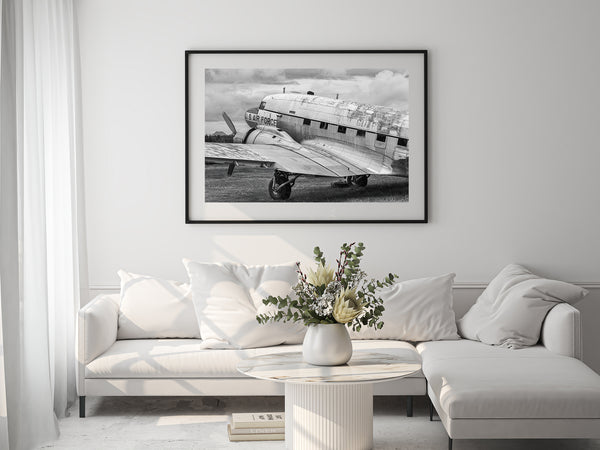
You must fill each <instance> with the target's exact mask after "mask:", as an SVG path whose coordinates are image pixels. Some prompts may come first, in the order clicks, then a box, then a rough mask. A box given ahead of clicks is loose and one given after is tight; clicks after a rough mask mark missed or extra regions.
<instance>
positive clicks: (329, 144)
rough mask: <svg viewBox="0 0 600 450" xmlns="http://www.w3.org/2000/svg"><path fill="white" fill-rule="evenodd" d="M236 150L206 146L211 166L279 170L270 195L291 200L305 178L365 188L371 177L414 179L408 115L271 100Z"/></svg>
mask: <svg viewBox="0 0 600 450" xmlns="http://www.w3.org/2000/svg"><path fill="white" fill-rule="evenodd" d="M223 118H224V119H225V122H226V123H227V126H228V127H229V128H230V129H231V132H232V133H233V135H234V138H233V143H215V142H207V143H205V161H206V162H207V163H226V164H229V168H228V171H227V173H228V175H230V176H231V175H232V174H233V172H234V170H235V168H236V167H237V166H238V165H242V164H243V165H253V166H257V167H263V168H268V169H273V170H274V174H273V178H272V179H271V181H270V182H269V194H270V196H271V198H272V199H274V200H287V199H288V198H290V195H291V193H292V187H293V186H294V183H295V182H296V180H297V179H298V177H300V176H317V177H336V178H342V179H343V181H342V182H338V183H333V184H332V185H335V186H348V185H350V184H354V185H357V186H361V187H364V186H366V185H367V181H368V178H369V177H370V176H371V175H397V176H402V177H407V176H408V157H409V151H408V118H409V116H408V112H402V111H398V110H395V109H393V108H389V107H384V106H374V105H367V104H361V103H355V102H349V101H342V100H334V99H331V98H327V97H319V96H316V95H314V94H313V92H311V91H309V92H307V94H295V93H287V94H286V93H283V94H275V95H268V96H266V97H265V98H264V99H263V100H262V102H261V103H260V106H259V107H258V108H252V109H249V110H248V111H246V114H245V120H246V123H247V124H248V126H249V127H250V129H249V130H247V131H243V132H238V130H236V128H235V126H234V124H233V122H232V120H231V119H230V118H229V116H228V115H227V113H223Z"/></svg>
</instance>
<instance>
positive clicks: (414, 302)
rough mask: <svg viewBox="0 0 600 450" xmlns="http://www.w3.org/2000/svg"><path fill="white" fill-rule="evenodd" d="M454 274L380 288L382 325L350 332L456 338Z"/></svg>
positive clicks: (369, 335) (365, 335)
mask: <svg viewBox="0 0 600 450" xmlns="http://www.w3.org/2000/svg"><path fill="white" fill-rule="evenodd" d="M454 276H455V275H454V274H453V273H449V274H447V275H442V276H439V277H431V278H419V279H416V280H408V281H403V282H401V283H396V284H394V285H392V286H390V287H388V288H385V289H383V290H382V291H380V293H379V295H380V296H381V298H382V300H383V306H384V307H385V310H384V311H383V316H382V320H383V328H381V329H380V330H376V329H374V328H371V327H363V328H361V330H360V331H350V336H351V337H352V339H397V340H404V341H413V342H418V341H437V340H445V339H459V336H458V333H457V330H456V318H455V315H454V310H453V309H452V285H453V283H454Z"/></svg>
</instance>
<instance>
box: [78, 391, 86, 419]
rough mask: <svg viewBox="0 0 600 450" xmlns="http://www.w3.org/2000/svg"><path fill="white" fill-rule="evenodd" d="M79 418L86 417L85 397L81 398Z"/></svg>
mask: <svg viewBox="0 0 600 450" xmlns="http://www.w3.org/2000/svg"><path fill="white" fill-rule="evenodd" d="M79 417H81V418H83V417H85V395H81V396H79Z"/></svg>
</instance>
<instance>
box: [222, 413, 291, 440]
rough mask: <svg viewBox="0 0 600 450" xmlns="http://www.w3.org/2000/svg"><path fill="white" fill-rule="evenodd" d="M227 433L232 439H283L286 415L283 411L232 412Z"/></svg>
mask: <svg viewBox="0 0 600 450" xmlns="http://www.w3.org/2000/svg"><path fill="white" fill-rule="evenodd" d="M227 434H229V440H230V441H283V440H284V439H285V416H284V414H283V413H282V412H274V413H271V412H263V413H246V414H232V415H231V423H229V424H227Z"/></svg>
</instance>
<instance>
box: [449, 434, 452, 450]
mask: <svg viewBox="0 0 600 450" xmlns="http://www.w3.org/2000/svg"><path fill="white" fill-rule="evenodd" d="M448 450H452V438H451V437H450V436H448Z"/></svg>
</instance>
